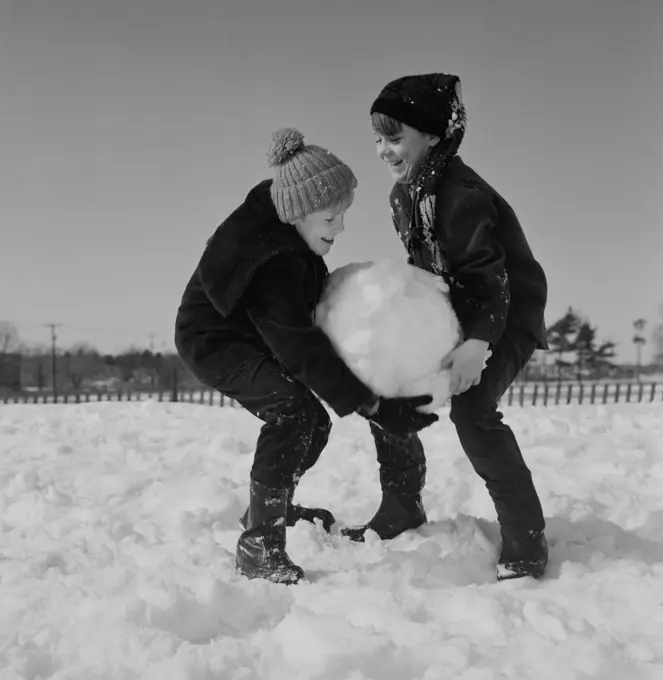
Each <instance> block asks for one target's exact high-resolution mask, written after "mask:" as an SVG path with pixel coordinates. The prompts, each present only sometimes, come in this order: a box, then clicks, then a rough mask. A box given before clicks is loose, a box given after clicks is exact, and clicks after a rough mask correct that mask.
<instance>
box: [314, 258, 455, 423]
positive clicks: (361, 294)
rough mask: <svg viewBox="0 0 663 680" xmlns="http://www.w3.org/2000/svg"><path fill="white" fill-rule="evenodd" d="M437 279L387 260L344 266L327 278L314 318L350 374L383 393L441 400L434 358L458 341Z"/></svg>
mask: <svg viewBox="0 0 663 680" xmlns="http://www.w3.org/2000/svg"><path fill="white" fill-rule="evenodd" d="M447 292H448V288H447V285H446V284H445V283H444V281H443V280H442V279H441V278H440V277H438V276H435V275H433V274H430V273H429V272H426V271H424V270H423V269H419V268H418V267H414V266H413V265H409V264H407V263H403V262H398V261H395V260H379V261H377V262H360V263H352V264H349V265H345V266H343V267H340V268H339V269H336V270H335V271H333V272H332V273H331V274H330V275H329V279H328V281H327V285H326V288H325V291H324V293H323V295H322V298H321V300H320V303H319V304H318V308H317V312H316V323H317V324H318V326H320V328H322V330H323V331H325V333H326V334H327V336H328V337H329V338H330V340H331V341H332V344H333V345H334V347H335V348H336V351H337V352H338V353H339V354H340V356H341V357H342V358H343V359H344V361H345V362H346V363H347V364H348V366H349V367H350V368H351V369H352V370H353V372H354V373H355V374H356V375H357V376H358V377H359V378H360V379H361V380H362V381H363V382H364V383H365V384H366V385H368V386H369V387H370V388H371V389H372V390H373V391H374V392H375V393H376V394H378V395H380V396H384V397H397V396H416V395H419V394H432V395H433V402H432V404H430V406H427V407H425V408H424V409H422V410H426V411H433V410H435V409H437V408H439V407H440V406H442V405H443V404H444V403H445V402H446V401H447V399H448V398H449V372H448V370H442V369H440V364H441V361H442V359H443V358H444V357H445V356H446V355H447V354H448V353H449V352H451V350H452V349H454V347H456V345H457V344H458V342H459V341H460V339H461V332H460V325H459V323H458V319H457V317H456V314H455V313H454V311H453V308H452V307H451V303H450V302H449V299H448V295H447Z"/></svg>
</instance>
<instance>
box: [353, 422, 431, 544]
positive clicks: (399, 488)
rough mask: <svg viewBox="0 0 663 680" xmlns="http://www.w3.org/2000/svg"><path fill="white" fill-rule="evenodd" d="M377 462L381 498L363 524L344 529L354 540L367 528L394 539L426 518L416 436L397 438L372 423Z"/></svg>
mask: <svg viewBox="0 0 663 680" xmlns="http://www.w3.org/2000/svg"><path fill="white" fill-rule="evenodd" d="M371 434H372V435H373V439H374V441H375V449H376V451H377V454H378V463H379V464H380V486H381V487H382V501H381V503H380V507H379V508H378V510H377V512H376V513H375V515H374V516H373V518H372V519H371V520H370V521H369V522H367V523H366V524H364V525H362V526H359V527H353V528H350V529H343V530H342V532H341V533H343V534H344V535H345V536H348V537H349V538H350V539H351V540H353V541H363V540H364V535H365V533H366V531H367V530H368V529H371V530H372V531H375V532H376V533H377V534H378V536H380V538H382V539H390V538H395V537H396V536H398V535H399V534H402V533H403V532H404V531H407V530H408V529H415V528H417V527H418V526H421V525H422V524H423V523H424V522H425V521H426V513H425V512H424V507H423V503H422V501H421V491H422V489H423V488H424V484H425V482H426V457H425V454H424V447H423V445H422V443H421V440H420V439H419V437H418V436H417V435H416V434H414V435H411V436H410V437H396V436H394V435H393V434H390V433H389V432H387V431H386V430H383V429H382V428H380V427H377V426H376V425H374V424H373V423H371Z"/></svg>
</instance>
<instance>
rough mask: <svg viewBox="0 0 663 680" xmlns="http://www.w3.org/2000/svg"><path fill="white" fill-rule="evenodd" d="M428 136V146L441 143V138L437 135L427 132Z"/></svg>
mask: <svg viewBox="0 0 663 680" xmlns="http://www.w3.org/2000/svg"><path fill="white" fill-rule="evenodd" d="M426 138H427V140H428V146H430V147H431V148H432V147H434V146H437V145H438V144H439V143H440V138H439V137H438V136H437V135H431V134H428V133H426Z"/></svg>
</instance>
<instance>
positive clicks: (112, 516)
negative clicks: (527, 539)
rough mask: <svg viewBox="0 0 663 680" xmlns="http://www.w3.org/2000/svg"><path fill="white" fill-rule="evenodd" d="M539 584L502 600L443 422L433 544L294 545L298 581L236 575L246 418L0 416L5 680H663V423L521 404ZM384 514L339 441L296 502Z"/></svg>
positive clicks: (336, 436)
mask: <svg viewBox="0 0 663 680" xmlns="http://www.w3.org/2000/svg"><path fill="white" fill-rule="evenodd" d="M506 413H507V417H508V418H509V420H510V422H511V424H512V425H513V427H514V429H515V430H516V432H517V434H518V436H519V438H520V441H521V444H522V446H523V449H524V450H525V455H526V457H527V460H528V461H529V463H530V466H531V468H532V470H533V473H534V475H535V479H536V481H537V483H538V487H539V490H540V493H541V497H542V501H543V504H544V509H545V513H546V516H547V518H548V536H549V540H550V543H551V559H550V565H549V569H548V574H547V577H546V578H545V579H543V580H541V581H539V582H535V581H532V580H521V581H510V582H505V583H500V584H497V583H496V582H495V576H494V563H495V559H496V553H497V526H496V524H495V520H494V511H493V508H492V503H491V502H490V500H489V498H488V495H487V493H486V491H485V490H484V488H483V485H482V483H481V481H480V480H479V479H478V478H477V477H476V476H475V475H474V473H473V472H472V470H471V468H470V466H469V463H468V462H467V461H466V459H465V458H464V456H463V454H462V452H461V450H460V448H459V445H458V443H457V441H456V438H455V436H454V431H453V429H452V426H451V424H450V423H449V422H448V420H447V418H446V417H444V416H443V418H442V419H441V421H440V423H439V424H437V425H436V426H434V427H433V428H431V429H430V430H427V431H426V432H425V433H424V434H423V439H424V442H425V445H426V449H427V452H428V458H429V475H428V484H427V487H426V491H425V503H426V506H427V510H428V515H429V520H430V523H429V524H428V525H425V526H424V527H422V528H421V529H420V530H419V531H416V532H409V533H408V534H406V535H403V536H401V537H399V538H397V539H395V540H394V541H391V542H388V543H382V542H380V541H379V540H377V537H375V536H373V538H375V539H376V540H370V539H369V540H368V541H367V543H365V544H352V543H350V542H349V541H348V540H347V539H343V538H341V537H340V535H339V533H338V527H337V528H336V530H335V533H333V534H332V535H331V536H328V535H326V534H324V533H323V531H322V529H321V528H320V527H314V526H311V525H301V524H300V525H298V526H296V527H295V528H293V529H289V530H288V545H289V552H290V555H291V557H292V558H293V559H294V560H295V561H296V562H298V563H299V564H300V565H301V566H302V567H303V568H304V569H305V570H306V572H307V575H308V577H309V582H308V583H305V584H302V585H299V586H296V587H291V588H288V587H286V586H279V585H274V584H271V583H267V582H257V581H247V580H245V579H243V578H240V577H238V575H237V574H236V573H235V572H234V551H235V543H236V541H237V537H238V535H239V528H238V525H237V518H238V517H239V515H240V514H241V512H242V511H243V509H244V507H245V504H246V501H247V491H248V472H249V468H250V465H251V459H252V450H253V445H254V441H255V437H256V434H257V432H258V427H259V421H257V420H255V419H254V418H252V417H251V416H249V415H248V414H246V413H245V412H243V411H242V410H240V409H233V408H225V409H222V408H210V407H209V406H199V405H191V404H170V403H158V402H155V401H147V402H140V403H126V402H125V403H114V402H110V403H108V402H102V403H91V404H81V405H36V406H35V405H8V406H0V680H18V679H19V678H20V679H26V680H27V679H30V680H38V679H39V678H42V679H46V678H50V679H52V680H101V679H109V680H110V679H113V680H114V679H118V680H120V679H122V680H125V679H127V680H128V679H134V678H135V679H140V680H185V679H186V680H217V679H219V680H220V679H222V680H318V679H319V680H368V679H370V680H442V679H445V678H449V679H453V680H493V679H498V678H517V679H518V680H547V679H551V680H573V679H575V678H578V679H581V678H582V679H586V678H598V679H600V680H635V679H640V678H647V679H651V680H654V679H657V680H661V678H663V404H661V403H653V404H616V405H607V406H582V407H578V406H577V405H574V406H564V407H548V408H540V409H539V408H526V409H522V408H519V407H513V408H508V409H506ZM378 499H379V487H378V482H377V468H376V464H375V460H374V451H373V448H372V442H371V440H370V437H369V434H368V428H367V426H366V424H365V422H363V421H362V420H360V419H358V418H354V417H353V418H348V419H344V420H343V421H336V422H335V426H334V430H333V432H332V438H331V441H330V444H329V447H328V449H327V450H326V452H325V453H324V454H323V458H322V459H321V461H320V463H319V464H318V465H317V466H316V468H314V469H313V470H312V471H311V472H310V473H309V474H308V475H307V476H306V477H305V478H304V479H303V480H302V483H301V487H300V490H299V492H298V500H299V501H300V502H312V503H316V504H321V505H324V506H326V507H328V508H329V509H331V510H332V511H333V512H334V513H335V514H336V516H337V518H338V519H339V521H340V522H341V523H351V524H352V523H358V522H359V521H361V520H364V519H368V518H369V517H370V515H371V513H372V511H373V510H374V509H375V508H376V506H377V503H378Z"/></svg>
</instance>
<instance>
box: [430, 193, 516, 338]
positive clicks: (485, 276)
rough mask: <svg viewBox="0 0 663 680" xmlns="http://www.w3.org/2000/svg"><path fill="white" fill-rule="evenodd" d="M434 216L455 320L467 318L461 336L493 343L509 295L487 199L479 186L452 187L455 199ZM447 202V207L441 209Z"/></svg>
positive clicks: (494, 214) (493, 209)
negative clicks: (455, 305)
mask: <svg viewBox="0 0 663 680" xmlns="http://www.w3.org/2000/svg"><path fill="white" fill-rule="evenodd" d="M437 201H438V205H440V203H442V205H443V208H442V213H441V214H440V213H438V220H439V222H440V228H441V232H442V233H441V234H440V236H441V239H440V240H441V243H442V245H443V248H444V251H445V257H446V261H447V267H448V269H449V274H450V276H451V277H452V280H453V282H454V286H453V288H454V289H455V291H454V293H453V294H452V302H453V301H454V300H453V298H454V297H455V298H456V300H457V301H458V305H459V307H462V309H458V310H457V311H458V312H459V317H460V318H463V317H465V318H466V319H469V324H468V325H467V327H466V328H464V331H465V337H466V338H468V339H469V338H476V339H479V340H484V341H485V342H488V343H491V344H495V343H496V342H497V341H498V340H499V339H500V337H501V336H502V333H503V332H504V328H505V327H506V320H507V314H508V311H509V304H510V302H511V294H510V290H509V278H508V276H507V272H506V268H505V255H504V250H503V248H502V246H501V245H500V243H499V242H498V240H497V239H496V238H495V227H496V224H497V220H498V213H497V208H496V206H495V202H494V200H493V197H492V195H491V194H490V193H489V192H487V191H485V190H483V189H480V188H474V187H465V186H462V187H459V186H456V187H454V198H453V200H449V199H448V198H447V199H445V200H444V201H443V200H442V199H441V197H438V199H437ZM445 203H446V205H445Z"/></svg>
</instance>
